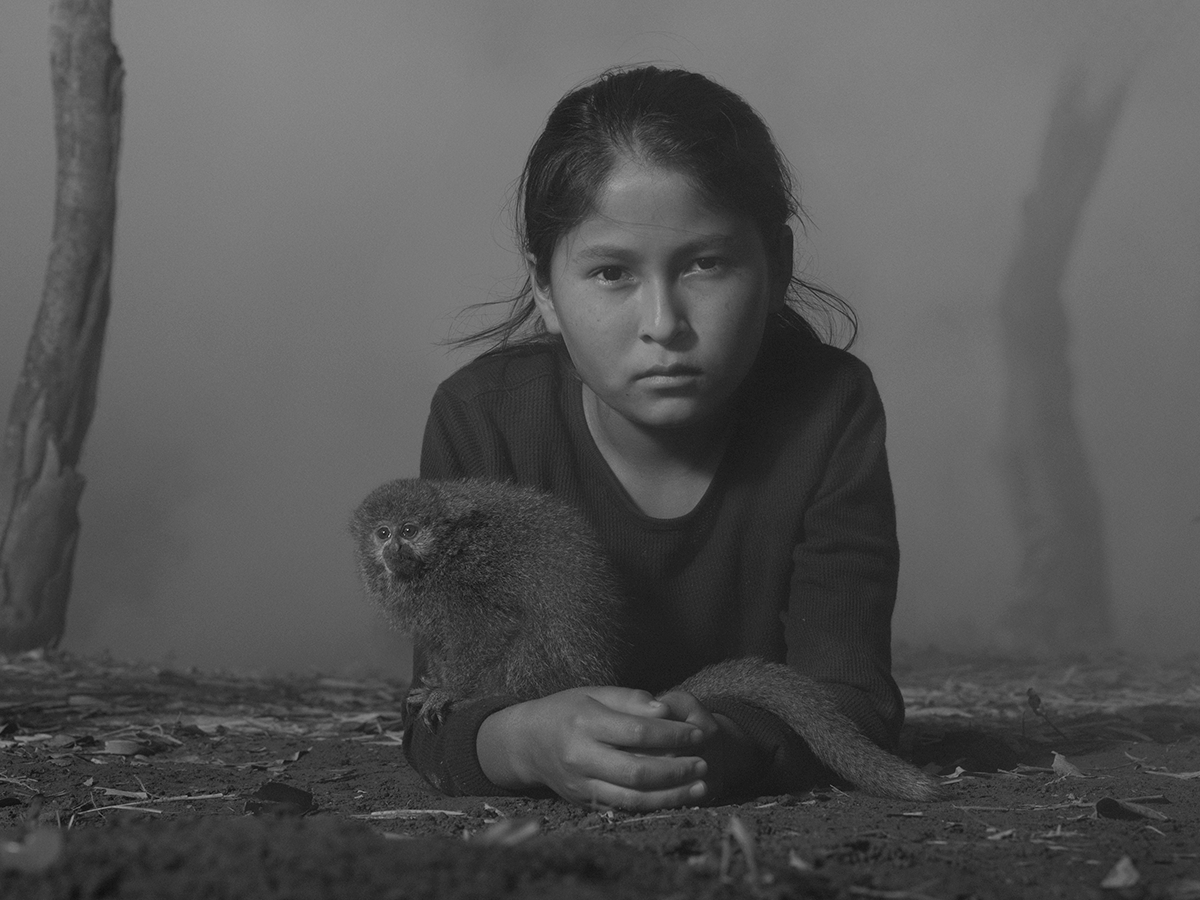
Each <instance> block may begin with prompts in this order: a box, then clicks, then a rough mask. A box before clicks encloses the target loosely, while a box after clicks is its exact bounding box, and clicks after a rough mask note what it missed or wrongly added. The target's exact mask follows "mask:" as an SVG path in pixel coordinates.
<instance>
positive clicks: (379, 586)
mask: <svg viewBox="0 0 1200 900" xmlns="http://www.w3.org/2000/svg"><path fill="white" fill-rule="evenodd" d="M439 514H440V505H439V502H438V499H437V493H436V491H435V490H434V489H433V488H432V487H430V486H428V485H426V484H424V483H423V482H421V481H418V480H413V479H400V480H397V481H392V482H388V483H387V484H384V485H381V486H380V487H378V488H376V489H375V490H374V491H372V492H371V494H370V495H368V496H367V498H366V499H365V500H363V502H362V503H361V504H360V505H359V507H358V509H357V510H356V511H355V513H354V515H353V517H352V518H351V520H350V532H351V534H352V535H353V536H354V543H355V551H356V554H357V557H358V569H359V574H360V576H361V577H362V582H363V587H364V588H366V591H367V594H368V595H369V596H370V597H371V598H372V599H373V600H374V601H375V602H377V603H379V604H380V605H382V606H383V607H384V609H386V610H387V611H389V612H390V613H392V614H393V615H398V616H400V617H401V618H406V617H407V616H408V615H409V614H411V613H412V611H413V610H412V605H413V603H414V602H416V599H417V596H418V594H419V593H420V583H421V582H422V581H424V576H425V575H426V574H427V573H428V572H429V570H430V569H432V568H434V567H435V565H436V562H437V558H438V555H439V553H438V546H439V542H440V538H439V529H438V521H439Z"/></svg>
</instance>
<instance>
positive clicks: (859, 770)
mask: <svg viewBox="0 0 1200 900" xmlns="http://www.w3.org/2000/svg"><path fill="white" fill-rule="evenodd" d="M678 689H679V690H684V691H688V692H689V693H691V694H694V695H695V696H696V697H697V698H698V699H700V700H701V701H703V699H704V698H705V697H717V696H726V697H736V698H738V699H741V700H744V701H745V702H747V703H750V704H752V705H754V706H761V707H762V708H763V709H766V710H767V711H768V712H772V713H774V714H775V715H777V716H779V718H781V719H783V721H784V722H786V723H787V724H788V726H789V727H791V728H792V730H793V731H795V732H796V733H797V734H798V735H800V737H801V738H803V739H804V742H805V743H806V744H808V746H809V748H810V749H811V750H812V752H813V753H814V754H815V755H816V757H817V759H819V760H820V761H821V762H822V763H824V764H825V765H826V766H827V767H828V768H829V769H830V770H831V771H833V772H834V773H836V774H837V775H839V776H841V777H842V778H844V779H846V780H847V781H849V782H850V783H851V784H853V785H855V786H856V787H858V788H861V789H862V790H864V791H866V792H867V793H869V794H874V795H876V796H879V797H889V798H893V799H897V800H933V799H935V798H936V797H937V795H938V793H939V790H938V783H937V781H936V780H935V779H934V778H931V777H930V776H929V775H926V774H925V773H924V772H922V771H921V770H920V769H918V768H916V767H915V766H912V765H909V764H908V763H906V762H904V761H903V760H902V759H900V758H899V757H897V756H894V755H892V754H891V753H888V752H887V751H886V750H884V749H882V748H881V747H878V746H876V745H875V744H874V743H872V742H871V741H870V740H868V739H867V738H866V736H864V735H863V734H862V732H861V731H859V730H858V727H857V726H856V725H855V724H854V723H853V722H852V721H851V720H850V719H849V718H847V717H846V715H845V714H844V713H842V712H841V711H840V710H839V709H838V708H837V706H836V705H835V704H834V702H833V698H832V696H831V695H830V693H829V691H828V689H827V688H826V687H825V686H824V685H822V684H821V683H820V682H817V681H814V680H813V679H811V678H808V677H806V676H804V675H801V674H800V673H798V672H796V671H795V670H794V669H792V668H790V667H789V666H785V665H782V664H780V663H771V662H766V661H765V660H761V659H755V658H747V659H731V660H726V661H724V662H719V663H715V664H714V665H711V666H708V667H707V668H704V669H702V670H700V671H699V672H697V673H696V674H695V675H693V676H691V677H690V678H688V679H687V680H686V681H684V682H683V684H681V685H679V688H678Z"/></svg>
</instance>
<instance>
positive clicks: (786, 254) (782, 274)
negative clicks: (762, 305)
mask: <svg viewBox="0 0 1200 900" xmlns="http://www.w3.org/2000/svg"><path fill="white" fill-rule="evenodd" d="M774 249H775V257H774V259H772V260H771V263H772V265H771V271H772V272H773V273H774V275H775V277H774V278H773V279H772V283H771V311H772V312H776V311H778V310H780V309H783V306H784V304H785V303H787V292H788V286H789V285H790V284H791V283H792V271H793V269H792V267H793V265H794V264H795V254H796V247H795V236H794V235H793V234H792V229H791V227H790V226H788V225H784V226H783V227H782V228H781V229H779V241H778V243H777V245H776V246H775V248H774Z"/></svg>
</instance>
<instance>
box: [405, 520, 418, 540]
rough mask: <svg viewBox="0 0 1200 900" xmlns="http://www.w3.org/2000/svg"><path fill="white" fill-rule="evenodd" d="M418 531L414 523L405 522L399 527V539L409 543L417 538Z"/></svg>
mask: <svg viewBox="0 0 1200 900" xmlns="http://www.w3.org/2000/svg"><path fill="white" fill-rule="evenodd" d="M420 530H421V529H420V528H418V527H417V523H416V522H405V523H404V524H403V525H401V526H400V537H402V538H404V539H405V540H406V541H411V540H412V539H413V538H415V537H416V536H417V532H418V531H420Z"/></svg>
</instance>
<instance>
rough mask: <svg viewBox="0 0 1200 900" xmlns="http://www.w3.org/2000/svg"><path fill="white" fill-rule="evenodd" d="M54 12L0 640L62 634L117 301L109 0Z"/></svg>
mask: <svg viewBox="0 0 1200 900" xmlns="http://www.w3.org/2000/svg"><path fill="white" fill-rule="evenodd" d="M50 22H51V25H50V45H51V46H50V71H51V78H52V81H53V85H54V139H55V147H56V149H57V160H58V163H57V171H56V175H55V185H56V187H55V206H54V231H53V234H52V236H51V245H50V258H49V262H48V264H47V266H46V281H45V287H44V290H43V293H42V302H41V306H40V307H39V308H38V314H37V320H36V322H35V323H34V328H33V335H32V337H31V338H30V340H29V346H28V348H27V350H26V353H25V364H24V367H23V368H22V370H21V375H20V378H19V380H18V382H17V386H16V390H15V391H14V393H13V399H12V406H11V407H10V409H9V415H8V422H7V426H6V428H5V432H4V445H3V449H2V453H0V521H3V532H2V533H0V651H15V650H28V649H32V648H36V647H45V646H53V645H55V644H57V643H58V641H59V639H60V638H61V637H62V633H63V628H64V625H65V622H66V608H67V599H68V597H69V594H70V589H71V568H72V564H73V561H74V558H75V545H76V542H77V540H78V537H79V515H78V506H79V498H80V495H81V494H82V492H83V486H84V478H83V476H82V475H80V474H79V473H78V472H77V471H76V466H77V465H78V463H79V457H80V454H81V453H82V451H83V441H84V437H85V436H86V435H87V429H88V426H89V425H90V424H91V420H92V413H93V411H94V410H95V407H96V387H97V384H98V381H99V377H100V357H101V351H102V348H103V345H104V327H105V323H106V322H107V320H108V309H109V303H110V295H109V276H110V274H111V272H112V262H113V232H114V226H115V222H116V208H117V189H116V186H117V159H118V155H119V150H120V143H121V108H122V89H121V88H122V82H123V80H124V75H125V70H124V67H123V65H122V63H121V56H120V54H119V53H118V52H117V48H116V46H115V45H114V44H113V41H112V3H111V0H55V2H54V3H53V4H52V5H51V10H50Z"/></svg>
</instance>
